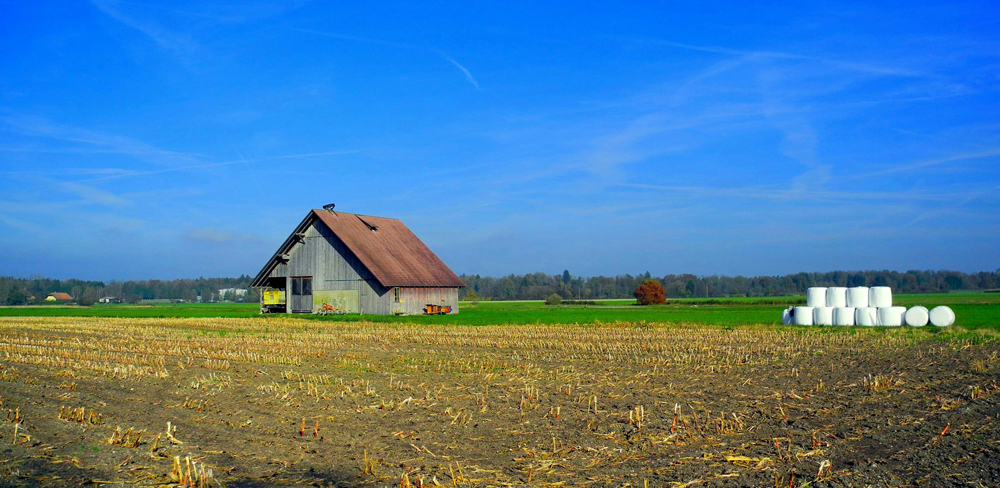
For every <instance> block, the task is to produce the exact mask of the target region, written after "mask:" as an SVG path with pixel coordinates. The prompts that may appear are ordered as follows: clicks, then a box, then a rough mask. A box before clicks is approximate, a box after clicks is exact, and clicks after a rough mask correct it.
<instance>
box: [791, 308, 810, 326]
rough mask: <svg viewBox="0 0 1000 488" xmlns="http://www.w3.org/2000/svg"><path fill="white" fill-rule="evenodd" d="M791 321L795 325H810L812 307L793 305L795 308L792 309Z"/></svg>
mask: <svg viewBox="0 0 1000 488" xmlns="http://www.w3.org/2000/svg"><path fill="white" fill-rule="evenodd" d="M792 323H793V324H795V325H812V324H813V308H812V307H795V310H793V311H792Z"/></svg>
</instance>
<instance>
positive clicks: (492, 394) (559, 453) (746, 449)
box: [0, 318, 1000, 487]
mask: <svg viewBox="0 0 1000 488" xmlns="http://www.w3.org/2000/svg"><path fill="white" fill-rule="evenodd" d="M997 351H1000V342H998V337H997V336H996V333H993V332H989V331H979V332H975V333H968V332H966V333H963V332H961V331H948V332H943V333H937V334H934V333H930V332H928V331H923V330H905V329H897V330H874V329H852V330H850V331H844V330H831V329H829V328H826V329H818V328H817V329H790V328H776V327H743V328H734V329H726V328H720V327H707V326H650V325H648V324H616V325H613V326H612V325H608V326H587V327H582V326H535V327H529V326H490V327H459V326H414V325H389V324H372V323H320V322H315V321H302V320H295V319H278V320H275V319H111V318H0V402H2V403H0V416H4V415H7V420H6V421H4V422H0V485H2V486H75V485H84V484H107V485H110V486H114V485H116V484H122V485H141V486H152V485H162V486H178V485H180V484H181V483H182V482H184V481H185V476H186V473H187V469H188V468H187V466H188V463H191V466H192V468H191V469H192V470H195V471H197V473H198V474H199V475H200V474H201V472H202V471H201V470H202V469H204V473H205V476H204V477H203V478H200V479H197V481H196V482H195V484H194V485H195V486H223V485H224V486H229V487H244V486H245V487H256V486H276V485H304V486H324V487H325V486H389V485H391V486H404V487H405V486H428V487H429V486H437V485H443V486H507V485H531V486H558V485H564V486H583V485H592V486H633V487H640V486H641V487H646V486H780V487H803V486H816V487H825V486H996V484H997V482H998V480H1000V395H997V394H995V393H997V392H1000V386H998V383H1000V356H998V352H997ZM81 408H82V409H83V410H82V411H81V410H80V409H81ZM81 412H82V415H81V414H80V413H81ZM81 418H82V422H81V421H80V420H81ZM168 422H170V424H171V425H172V426H175V430H173V431H172V433H171V435H172V436H173V438H174V439H173V440H171V439H169V438H168V436H167V432H166V429H167V423H168ZM303 425H304V428H303ZM130 428H131V429H132V431H131V432H130V433H129V435H128V436H127V439H125V440H124V441H123V442H124V443H123V442H120V441H119V440H118V439H115V438H114V437H115V436H116V434H115V433H116V429H117V431H118V432H120V433H121V434H122V435H124V434H125V433H126V432H127V431H128V429H130ZM15 429H16V430H17V435H16V436H15ZM317 429H318V430H317ZM139 431H142V432H143V435H142V437H141V439H140V438H138V432H139ZM118 437H121V436H118ZM130 446H133V447H130ZM175 459H176V460H179V461H180V463H181V473H179V474H178V473H175V470H174V463H175ZM209 470H210V471H211V475H210V476H209V475H208V473H209ZM194 477H195V476H194V475H192V478H194Z"/></svg>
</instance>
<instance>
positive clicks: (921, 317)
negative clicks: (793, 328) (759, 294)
mask: <svg viewBox="0 0 1000 488" xmlns="http://www.w3.org/2000/svg"><path fill="white" fill-rule="evenodd" d="M781 322H782V323H784V324H796V325H863V326H888V327H898V326H901V325H904V324H905V325H910V326H913V327H923V326H925V325H927V323H928V322H930V323H931V324H933V325H935V326H938V327H948V326H949V325H952V324H954V323H955V313H954V312H952V311H951V309H950V308H948V307H945V306H940V307H936V308H934V310H931V311H930V312H928V311H927V309H926V308H925V307H921V306H919V305H918V306H916V307H912V308H910V309H909V310H907V309H906V307H894V306H892V289H891V288H889V287H888V286H873V287H871V288H868V287H867V286H855V287H851V288H845V287H840V286H834V287H829V288H825V287H819V286H816V287H812V288H809V289H808V290H806V306H804V307H790V308H789V309H787V310H785V311H784V312H783V313H782V316H781Z"/></svg>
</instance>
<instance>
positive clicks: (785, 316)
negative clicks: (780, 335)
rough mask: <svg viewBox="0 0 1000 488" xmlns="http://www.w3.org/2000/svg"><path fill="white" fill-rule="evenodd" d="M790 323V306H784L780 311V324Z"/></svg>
mask: <svg viewBox="0 0 1000 488" xmlns="http://www.w3.org/2000/svg"><path fill="white" fill-rule="evenodd" d="M790 323H792V313H791V309H790V308H786V309H784V310H782V311H781V324H782V325H788V324H790Z"/></svg>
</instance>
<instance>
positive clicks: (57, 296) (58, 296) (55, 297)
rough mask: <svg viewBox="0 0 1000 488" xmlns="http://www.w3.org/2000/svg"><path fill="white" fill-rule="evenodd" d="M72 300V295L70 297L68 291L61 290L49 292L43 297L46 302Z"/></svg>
mask: <svg viewBox="0 0 1000 488" xmlns="http://www.w3.org/2000/svg"><path fill="white" fill-rule="evenodd" d="M72 300H73V297H71V296H70V295H69V293H63V292H61V291H57V292H55V293H49V296H47V297H45V301H46V302H69V301H72Z"/></svg>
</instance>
